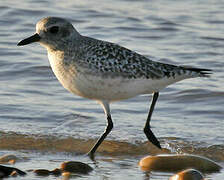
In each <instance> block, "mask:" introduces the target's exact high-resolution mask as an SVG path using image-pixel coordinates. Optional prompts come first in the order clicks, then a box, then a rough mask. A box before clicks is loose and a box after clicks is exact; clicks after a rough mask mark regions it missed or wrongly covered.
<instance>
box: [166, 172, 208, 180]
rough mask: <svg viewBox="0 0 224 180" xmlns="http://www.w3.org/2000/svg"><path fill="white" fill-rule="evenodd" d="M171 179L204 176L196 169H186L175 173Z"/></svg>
mask: <svg viewBox="0 0 224 180" xmlns="http://www.w3.org/2000/svg"><path fill="white" fill-rule="evenodd" d="M169 180H204V177H203V175H202V174H201V172H200V171H197V170H195V169H186V170H184V171H181V172H179V173H177V174H175V175H173V176H172V177H170V178H169Z"/></svg>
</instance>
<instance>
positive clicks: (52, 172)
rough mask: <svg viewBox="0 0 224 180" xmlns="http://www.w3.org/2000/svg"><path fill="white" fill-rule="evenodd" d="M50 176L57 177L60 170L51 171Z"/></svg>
mask: <svg viewBox="0 0 224 180" xmlns="http://www.w3.org/2000/svg"><path fill="white" fill-rule="evenodd" d="M51 174H53V175H55V176H59V175H61V170H60V169H58V168H56V169H54V170H52V171H51Z"/></svg>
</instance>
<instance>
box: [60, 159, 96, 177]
mask: <svg viewBox="0 0 224 180" xmlns="http://www.w3.org/2000/svg"><path fill="white" fill-rule="evenodd" d="M61 170H62V171H63V172H70V173H80V174H88V173H89V172H90V171H92V170H93V168H92V167H91V166H89V165H88V164H85V163H82V162H78V161H67V162H63V163H62V164H61Z"/></svg>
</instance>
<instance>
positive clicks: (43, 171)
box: [33, 168, 61, 176]
mask: <svg viewBox="0 0 224 180" xmlns="http://www.w3.org/2000/svg"><path fill="white" fill-rule="evenodd" d="M33 172H34V173H35V174H36V175H38V176H49V175H51V174H52V175H55V176H59V175H61V170H60V169H58V168H56V169H54V170H52V171H49V170H47V169H36V170H34V171H33Z"/></svg>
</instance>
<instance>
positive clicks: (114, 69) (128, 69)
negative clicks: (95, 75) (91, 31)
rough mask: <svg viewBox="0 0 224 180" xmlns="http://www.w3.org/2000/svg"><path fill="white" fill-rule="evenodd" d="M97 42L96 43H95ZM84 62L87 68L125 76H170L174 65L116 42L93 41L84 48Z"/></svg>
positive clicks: (151, 77) (153, 77) (147, 77)
mask: <svg viewBox="0 0 224 180" xmlns="http://www.w3.org/2000/svg"><path fill="white" fill-rule="evenodd" d="M96 42H97V43H96ZM84 49H85V53H83V54H85V56H84V58H85V62H87V63H88V66H89V67H88V68H90V69H95V70H97V71H99V72H101V73H105V74H112V75H114V76H116V75H122V76H124V77H127V78H146V79H160V78H162V77H164V76H170V72H172V71H173V70H174V69H175V68H177V67H176V66H173V65H168V64H162V63H158V62H154V61H151V60H149V59H148V58H146V57H144V56H142V55H140V54H138V53H135V52H133V51H131V50H129V49H127V48H124V47H121V46H119V45H117V44H113V43H109V42H105V41H94V42H92V43H91V42H89V43H88V46H86V47H85V48H84Z"/></svg>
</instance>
